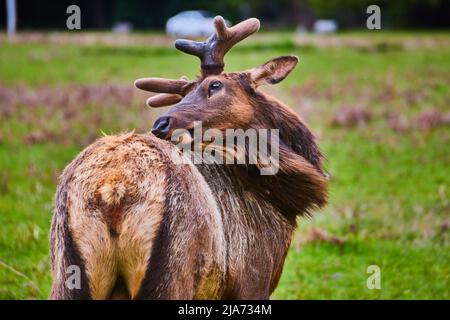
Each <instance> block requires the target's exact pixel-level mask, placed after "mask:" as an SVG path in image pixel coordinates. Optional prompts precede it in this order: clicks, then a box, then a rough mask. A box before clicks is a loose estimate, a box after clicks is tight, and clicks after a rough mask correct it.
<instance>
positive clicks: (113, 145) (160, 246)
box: [50, 16, 327, 299]
mask: <svg viewBox="0 0 450 320" xmlns="http://www.w3.org/2000/svg"><path fill="white" fill-rule="evenodd" d="M214 23H215V28H216V32H215V33H214V34H213V35H212V36H211V37H209V38H208V40H207V41H206V42H195V41H191V40H177V41H176V42H175V47H176V48H177V49H179V50H181V51H183V52H185V53H188V54H192V55H195V56H197V57H199V58H200V61H201V75H200V76H199V77H198V78H197V79H196V80H195V81H189V80H188V79H187V78H185V77H182V78H181V79H179V80H170V79H162V78H143V79H138V80H136V82H135V85H136V86H137V87H138V88H140V89H143V90H146V91H150V92H154V93H158V94H157V95H154V96H151V97H150V98H149V99H148V100H147V104H148V105H149V106H151V107H163V106H168V105H173V106H172V107H171V109H169V110H168V111H167V112H166V113H165V114H163V115H162V116H161V117H159V118H158V119H157V120H156V122H155V124H154V126H153V128H152V130H151V131H152V133H145V134H135V133H134V132H132V133H123V134H118V135H113V136H105V137H102V138H100V139H98V140H97V141H96V142H94V143H93V144H91V145H90V146H88V147H87V148H86V149H85V150H83V151H82V152H81V153H80V154H79V155H78V156H77V157H76V158H75V159H74V160H73V161H72V162H71V163H70V164H69V165H68V166H67V167H66V168H65V170H64V172H63V173H62V175H61V177H60V180H59V184H58V188H57V192H56V198H55V209H54V214H53V220H52V226H51V235H50V244H51V261H52V273H53V286H52V291H51V294H50V298H51V299H268V298H269V297H270V294H271V293H272V292H273V291H274V289H275V288H276V286H277V284H278V281H279V279H280V275H281V272H282V269H283V264H284V260H285V257H286V254H287V252H288V248H289V246H290V242H291V238H292V234H293V232H294V230H295V227H296V217H298V216H302V215H309V214H311V213H312V211H313V210H314V209H317V208H319V207H322V206H323V205H325V203H326V199H327V178H326V173H325V171H324V169H323V165H322V162H323V156H322V154H321V152H320V150H319V148H318V146H317V144H316V141H315V138H314V136H313V134H312V133H311V131H310V130H309V128H308V127H307V125H306V124H305V123H304V122H303V121H302V120H301V119H300V117H299V116H298V115H297V114H295V113H294V112H293V111H291V109H289V108H288V107H286V106H285V105H283V104H282V103H281V102H279V101H278V100H276V99H275V98H273V97H270V96H268V95H266V94H264V93H262V92H261V91H259V90H258V87H259V86H260V85H264V84H276V83H278V82H280V81H282V80H283V79H284V78H285V77H286V76H287V75H288V74H289V73H290V72H291V71H292V70H293V69H294V67H295V66H296V64H297V61H298V59H297V58H296V57H294V56H283V57H279V58H275V59H272V60H270V61H268V62H266V63H265V64H263V65H261V66H259V67H256V68H253V69H250V70H247V71H244V72H237V73H224V72H223V69H224V56H225V54H226V53H227V52H228V50H230V49H231V47H232V46H233V45H235V44H236V43H237V42H239V41H241V40H243V39H244V38H246V37H248V36H249V35H250V34H252V33H254V32H256V31H257V30H258V29H259V25H260V24H259V21H258V20H257V19H255V18H252V19H248V20H246V21H243V22H241V23H239V24H237V25H235V26H233V27H227V26H226V25H225V22H224V20H223V18H222V17H220V16H218V17H216V18H215V20H214ZM195 121H201V122H202V124H203V128H204V129H205V130H206V129H208V128H216V129H218V130H220V131H222V132H223V131H224V130H226V129H229V128H238V129H243V130H247V129H250V128H253V129H278V130H279V149H280V150H279V154H280V156H279V170H278V172H277V173H276V174H274V175H261V174H260V172H259V170H258V168H259V167H260V166H259V165H258V163H256V164H239V165H238V164H219V163H209V164H204V163H201V164H194V163H193V162H192V161H191V159H190V158H189V157H188V156H187V155H186V154H184V153H182V152H181V151H180V150H179V149H178V148H177V147H176V146H175V145H174V144H173V143H172V142H171V141H170V137H171V134H172V133H173V132H174V130H176V129H180V128H182V129H187V130H191V129H192V128H193V123H194V122H195ZM180 163H181V164H180ZM72 265H75V266H78V267H79V271H80V282H81V285H80V286H79V288H75V289H73V288H72V289H70V288H68V286H67V281H68V278H69V276H71V274H70V273H68V272H67V269H68V268H69V267H70V266H72Z"/></svg>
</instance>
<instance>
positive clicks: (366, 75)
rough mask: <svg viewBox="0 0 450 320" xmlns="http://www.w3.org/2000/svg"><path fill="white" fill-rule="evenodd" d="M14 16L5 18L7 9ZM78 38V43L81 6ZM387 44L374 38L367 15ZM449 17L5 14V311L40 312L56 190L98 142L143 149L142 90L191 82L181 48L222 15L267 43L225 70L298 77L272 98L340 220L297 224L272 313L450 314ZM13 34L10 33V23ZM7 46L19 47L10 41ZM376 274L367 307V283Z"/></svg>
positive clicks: (330, 213)
mask: <svg viewBox="0 0 450 320" xmlns="http://www.w3.org/2000/svg"><path fill="white" fill-rule="evenodd" d="M7 3H8V6H7V5H6V4H7ZM74 4H75V5H78V7H79V8H80V11H81V13H80V17H81V19H80V27H81V29H75V30H68V29H67V25H66V23H67V21H68V18H69V17H70V16H71V15H72V14H73V12H72V11H70V13H67V12H66V10H67V8H68V6H69V5H74ZM373 4H375V5H378V6H379V8H380V10H381V29H376V30H369V29H368V28H367V26H366V22H367V19H368V18H369V16H370V14H368V13H367V12H366V10H367V7H368V6H369V5H373ZM449 6H450V2H449V1H444V0H423V1H420V0H409V1H387V0H386V1H365V0H361V1H357V0H343V1H326V0H282V1H273V0H270V1H269V0H250V1H241V0H226V1H215V2H214V1H195V0H194V1H181V0H176V1H174V0H165V1H137V0H134V1H133V0H130V1H124V0H115V1H101V0H97V1H87V0H86V1H65V0H59V1H56V0H55V1H25V0H16V1H10V0H7V1H4V0H2V1H0V28H1V31H0V299H45V298H47V296H48V293H49V290H50V284H51V278H50V265H49V255H48V230H49V226H50V220H51V212H52V201H53V196H54V192H55V188H56V184H57V179H58V176H59V175H60V173H61V171H62V170H63V168H64V167H65V166H66V165H67V164H68V163H69V162H70V161H71V160H72V159H73V158H74V157H75V156H76V155H77V153H78V152H80V151H81V150H82V149H83V148H84V147H86V146H87V145H88V144H89V143H91V142H92V141H94V140H95V139H96V138H97V137H99V136H101V135H102V134H105V133H106V134H113V133H118V132H122V131H127V130H133V129H135V130H136V131H137V132H146V131H149V129H150V128H151V127H152V125H153V121H154V120H155V119H156V117H157V116H158V115H160V114H161V113H162V112H164V111H165V109H164V108H162V109H160V110H158V109H149V108H147V107H146V106H145V100H146V98H147V97H148V96H147V95H146V94H145V93H142V92H139V91H138V90H137V89H135V88H134V87H133V81H134V80H135V79H137V78H140V77H146V76H159V77H167V78H178V77H180V76H181V75H187V76H188V77H189V78H194V77H195V76H196V75H197V74H198V73H199V68H200V66H199V62H198V59H196V58H195V57H192V56H188V55H186V54H182V53H181V52H178V51H177V50H176V49H174V48H173V41H174V40H175V39H176V37H179V36H183V37H189V38H195V39H201V38H204V37H205V36H207V35H208V34H209V33H210V32H211V21H212V17H213V16H214V15H217V14H220V15H222V16H224V18H225V19H227V21H228V22H229V24H230V25H232V24H235V23H237V22H239V21H241V20H243V19H245V18H248V17H257V18H259V19H260V20H261V22H262V28H261V30H260V32H259V33H257V34H256V35H253V36H251V37H250V38H249V39H247V40H245V41H243V43H240V44H238V45H237V46H236V47H235V48H233V49H232V50H231V51H230V52H229V53H228V55H227V56H226V58H225V62H226V66H225V70H226V71H238V70H245V69H249V68H252V67H255V66H257V65H259V64H262V63H264V62H265V61H267V60H269V59H271V58H273V57H275V56H279V55H287V54H295V55H297V56H299V57H300V63H299V65H298V66H297V68H296V69H295V70H294V72H292V73H291V75H290V76H289V77H288V78H287V79H286V80H285V81H284V82H283V83H281V84H280V85H277V86H273V87H267V88H264V89H263V90H264V91H266V92H268V93H270V94H273V95H274V96H276V97H277V98H279V99H280V100H282V101H284V102H285V103H286V104H287V105H289V106H290V107H291V108H292V109H293V110H295V111H296V112H297V113H298V114H300V116H301V117H302V118H303V119H305V121H306V122H307V123H308V124H309V125H310V127H311V129H312V131H313V132H315V133H316V135H317V137H318V140H319V144H320V146H321V148H322V150H323V151H324V153H325V155H326V158H327V160H326V167H327V169H328V171H329V172H330V174H331V177H332V179H331V183H330V201H329V205H328V206H327V207H326V208H324V209H323V210H322V211H321V212H317V213H316V214H315V216H314V217H313V218H311V219H306V218H301V219H299V220H298V223H299V228H298V231H297V232H296V234H295V237H294V239H293V243H292V247H291V249H290V251H289V254H288V257H287V260H286V264H285V268H284V271H283V275H282V278H281V281H280V284H279V286H278V288H277V290H276V291H275V293H274V295H273V296H272V298H275V299H431V298H432V299H449V298H450V290H449V289H450V250H449V249H450V247H449V246H450V231H449V227H450V173H449V172H450V170H449V168H450V89H449V86H450V30H449V27H450V10H449V9H450V8H449ZM8 17H9V19H8ZM7 29H9V33H7ZM370 265H377V266H379V268H380V270H381V289H375V290H371V289H369V288H368V287H367V285H366V281H367V278H368V277H369V276H370V274H368V273H367V268H368V267H369V266H370Z"/></svg>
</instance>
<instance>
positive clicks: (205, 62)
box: [175, 16, 260, 78]
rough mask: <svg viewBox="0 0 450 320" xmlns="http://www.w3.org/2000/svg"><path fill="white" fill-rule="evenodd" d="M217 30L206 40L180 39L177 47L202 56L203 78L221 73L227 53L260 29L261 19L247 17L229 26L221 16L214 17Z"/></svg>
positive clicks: (176, 44)
mask: <svg viewBox="0 0 450 320" xmlns="http://www.w3.org/2000/svg"><path fill="white" fill-rule="evenodd" d="M214 26H215V28H216V32H215V33H214V34H212V35H211V36H210V37H209V38H208V40H206V42H197V41H192V40H185V39H178V40H177V41H175V47H176V48H177V49H178V50H180V51H183V52H185V53H187V54H191V55H194V56H197V57H199V58H200V61H201V68H202V78H204V77H207V76H208V75H213V74H220V73H222V71H223V68H224V66H225V64H224V61H223V58H224V56H225V54H226V53H227V52H228V51H229V50H230V49H231V48H232V47H233V46H234V45H235V44H236V43H238V42H239V41H242V40H243V39H245V38H247V37H248V36H249V35H251V34H252V33H255V32H256V31H258V30H259V26H260V24H259V20H258V19H256V18H251V19H247V20H245V21H242V22H241V23H238V24H237V25H235V26H233V27H231V28H228V27H227V26H226V24H225V20H224V19H223V18H222V17H221V16H217V17H215V18H214Z"/></svg>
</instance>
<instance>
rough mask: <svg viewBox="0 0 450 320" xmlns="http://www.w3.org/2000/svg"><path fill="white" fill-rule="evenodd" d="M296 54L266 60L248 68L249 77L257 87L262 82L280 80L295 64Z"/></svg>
mask: <svg viewBox="0 0 450 320" xmlns="http://www.w3.org/2000/svg"><path fill="white" fill-rule="evenodd" d="M297 62H298V58H297V57H296V56H282V57H278V58H274V59H272V60H269V61H267V62H266V63H264V64H263V65H261V66H259V67H256V68H253V69H251V70H250V78H251V80H252V82H253V84H254V85H255V87H258V86H260V85H262V84H276V83H278V82H280V81H282V80H283V79H284V78H286V77H287V75H288V74H289V73H290V72H291V71H292V70H293V69H294V68H295V66H296V65H297Z"/></svg>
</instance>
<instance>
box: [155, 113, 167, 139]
mask: <svg viewBox="0 0 450 320" xmlns="http://www.w3.org/2000/svg"><path fill="white" fill-rule="evenodd" d="M169 129H170V118H169V117H160V118H158V119H157V120H156V121H155V124H154V125H153V128H152V133H153V134H154V135H155V136H157V137H158V138H160V139H166V138H167V135H168V133H169Z"/></svg>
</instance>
